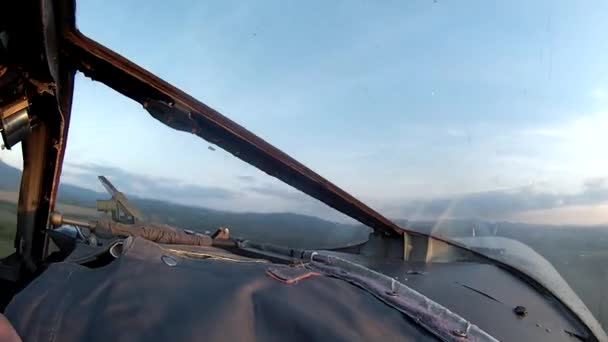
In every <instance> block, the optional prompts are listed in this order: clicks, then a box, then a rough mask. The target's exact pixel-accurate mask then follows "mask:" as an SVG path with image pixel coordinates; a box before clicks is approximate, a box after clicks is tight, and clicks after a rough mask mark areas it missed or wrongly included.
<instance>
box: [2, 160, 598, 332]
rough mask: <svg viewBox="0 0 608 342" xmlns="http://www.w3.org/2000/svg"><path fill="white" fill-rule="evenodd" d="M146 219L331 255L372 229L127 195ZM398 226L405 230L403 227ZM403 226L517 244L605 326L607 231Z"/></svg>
mask: <svg viewBox="0 0 608 342" xmlns="http://www.w3.org/2000/svg"><path fill="white" fill-rule="evenodd" d="M19 179H20V171H19V170H17V169H15V168H12V167H10V166H8V165H6V164H4V163H2V162H1V161H0V256H5V255H7V254H9V253H11V252H12V251H13V238H14V230H15V226H16V200H17V194H18V187H19ZM127 196H128V197H129V199H130V200H131V201H132V202H133V204H134V205H136V206H137V207H138V208H139V209H141V210H142V212H143V213H144V215H146V219H147V220H149V221H154V222H162V223H167V224H171V225H175V226H178V227H183V228H189V229H193V230H199V231H207V230H208V231H213V230H215V229H217V228H218V227H229V228H230V229H231V231H232V234H233V236H242V237H245V238H250V239H257V240H265V241H269V242H272V243H276V244H284V245H291V246H292V247H300V248H332V247H337V246H344V245H347V244H358V243H362V242H364V241H366V239H367V236H368V234H369V232H370V230H369V229H368V228H366V227H363V226H361V225H355V224H344V223H336V222H331V221H328V220H324V219H320V218H317V217H313V216H308V215H300V214H294V213H243V212H230V211H220V210H212V209H208V208H202V207H196V206H186V205H181V204H175V203H169V202H165V201H160V200H154V199H146V198H139V197H137V196H134V195H132V194H127ZM108 197H109V196H108V195H107V194H105V193H102V192H96V191H93V190H89V189H85V188H82V187H77V186H73V185H70V184H62V185H61V188H60V192H59V199H58V201H59V203H60V204H59V205H58V210H60V211H62V212H64V213H65V214H69V215H71V216H77V217H88V218H94V217H96V216H97V212H96V210H95V201H96V200H97V199H104V198H108ZM400 223H405V221H401V222H400ZM407 224H408V227H410V228H412V229H415V230H418V231H421V232H425V233H430V232H433V233H435V234H441V235H443V236H452V237H462V236H471V235H472V234H473V230H474V231H475V233H474V234H476V235H497V236H503V237H508V238H512V239H515V240H519V241H521V242H523V243H525V244H527V245H528V246H530V247H532V248H533V249H534V250H536V251H537V252H538V253H540V254H542V255H543V256H544V257H545V258H547V259H548V260H549V261H550V262H551V263H552V264H553V265H554V266H555V268H556V269H557V270H558V271H559V272H560V274H561V275H562V276H563V277H564V279H566V280H567V281H568V282H569V284H570V285H571V287H572V288H573V289H574V290H575V291H576V292H577V293H578V294H579V296H580V297H581V298H582V299H583V301H584V302H585V303H586V304H587V306H588V307H589V309H590V310H591V311H592V312H593V313H594V314H595V315H596V317H597V318H598V320H600V321H601V323H602V325H603V326H604V327H605V328H607V327H608V300H607V298H606V291H605V284H607V283H608V266H606V265H608V249H607V248H606V246H608V226H606V225H598V226H573V225H563V226H555V225H551V226H549V225H533V224H523V223H512V222H487V221H481V220H448V221H442V222H439V223H438V222H431V221H427V222H422V221H420V222H407Z"/></svg>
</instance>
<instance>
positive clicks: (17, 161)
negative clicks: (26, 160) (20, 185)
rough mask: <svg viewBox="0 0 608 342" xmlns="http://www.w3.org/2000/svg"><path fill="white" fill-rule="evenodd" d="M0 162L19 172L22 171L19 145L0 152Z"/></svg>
mask: <svg viewBox="0 0 608 342" xmlns="http://www.w3.org/2000/svg"><path fill="white" fill-rule="evenodd" d="M0 160H2V161H3V162H5V163H6V164H8V165H10V166H12V167H15V168H17V169H19V170H21V169H23V154H22V152H21V144H20V143H19V144H17V145H15V146H13V148H12V149H11V150H6V149H4V150H2V151H0Z"/></svg>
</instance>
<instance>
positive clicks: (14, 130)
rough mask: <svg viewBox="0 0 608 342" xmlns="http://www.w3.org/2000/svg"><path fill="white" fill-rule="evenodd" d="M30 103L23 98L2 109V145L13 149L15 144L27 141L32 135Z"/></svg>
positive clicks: (0, 117) (0, 129)
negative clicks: (26, 138)
mask: <svg viewBox="0 0 608 342" xmlns="http://www.w3.org/2000/svg"><path fill="white" fill-rule="evenodd" d="M28 106H29V102H28V100H27V99H26V98H22V99H20V100H18V101H16V102H13V103H11V104H9V105H7V106H5V107H4V108H1V109H0V133H1V134H2V140H3V142H4V144H3V145H2V146H3V147H4V148H6V149H9V150H10V149H11V147H13V146H14V145H15V144H17V143H18V142H20V141H22V140H23V139H25V137H27V136H28V135H29V134H30V131H31V126H30V116H29V112H28V110H27V108H28Z"/></svg>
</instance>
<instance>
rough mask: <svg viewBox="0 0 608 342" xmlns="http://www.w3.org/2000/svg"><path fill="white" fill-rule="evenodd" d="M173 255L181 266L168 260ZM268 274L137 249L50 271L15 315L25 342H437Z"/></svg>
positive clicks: (314, 284) (371, 308)
mask: <svg viewBox="0 0 608 342" xmlns="http://www.w3.org/2000/svg"><path fill="white" fill-rule="evenodd" d="M167 255H169V256H171V257H172V258H173V259H174V260H176V261H177V264H176V265H175V266H172V267H171V266H168V265H167V264H166V263H165V262H164V261H163V260H162V259H163V258H162V257H163V256H167ZM165 259H166V258H165ZM269 267H273V265H272V264H267V263H259V262H231V261H224V260H217V259H203V260H200V259H199V260H197V259H192V258H185V257H180V256H178V255H177V254H171V252H170V251H168V250H165V249H163V248H162V247H161V246H159V245H156V244H154V243H152V242H150V241H146V240H143V239H140V238H135V239H129V243H127V244H126V245H125V248H124V251H123V255H122V256H121V257H120V258H119V259H117V260H115V261H113V262H112V263H110V264H109V265H106V266H104V267H101V268H97V269H89V268H85V267H83V266H80V265H78V264H75V263H57V264H53V265H51V266H50V267H49V268H48V269H47V270H46V271H45V272H44V273H43V274H42V275H41V276H40V277H39V278H37V279H36V280H35V281H34V282H32V283H31V284H30V285H29V286H28V287H27V288H26V289H24V290H23V291H22V292H21V293H20V294H19V295H17V296H16V297H15V298H14V299H13V301H12V302H11V303H10V304H9V306H8V307H7V310H6V315H7V317H8V319H9V320H10V321H11V322H12V323H13V326H14V327H15V329H16V330H17V332H18V333H19V334H20V335H21V337H22V338H23V340H24V341H49V342H51V341H104V342H107V341H112V342H117V341H427V340H435V339H434V337H433V336H431V335H430V334H428V333H427V332H426V331H425V330H423V329H422V328H420V327H419V326H418V325H416V324H415V323H413V322H412V321H410V320H409V319H408V318H406V317H404V316H403V315H402V314H401V313H399V312H398V311H397V310H395V309H393V308H391V307H389V306H387V305H386V304H384V303H382V302H381V301H379V300H377V299H376V298H375V297H373V296H372V295H370V294H368V293H367V292H365V291H363V290H361V289H359V288H357V287H355V286H353V285H350V284H348V283H346V282H344V281H342V280H339V279H335V278H329V277H326V276H315V277H309V278H306V279H302V280H300V281H298V282H296V283H294V284H286V283H285V282H282V281H278V280H277V279H274V278H273V277H271V276H269V275H268V274H267V271H268V268H269Z"/></svg>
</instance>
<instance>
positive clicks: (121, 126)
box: [2, 0, 608, 222]
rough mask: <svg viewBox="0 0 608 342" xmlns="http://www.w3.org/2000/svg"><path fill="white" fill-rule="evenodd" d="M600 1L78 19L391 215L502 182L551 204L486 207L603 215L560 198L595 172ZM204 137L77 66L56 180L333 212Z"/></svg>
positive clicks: (606, 169) (604, 28) (604, 100)
mask: <svg viewBox="0 0 608 342" xmlns="http://www.w3.org/2000/svg"><path fill="white" fill-rule="evenodd" d="M607 14H608V3H606V2H605V1H534V2H530V1H501V2H493V1H481V0H480V1H473V0H467V1H448V0H436V1H434V0H420V1H416V0H411V1H384V2H375V1H361V0H358V1H356V0H353V1H331V2H328V1H306V2H301V1H278V0H277V1H256V2H253V1H175V2H167V1H129V2H128V3H127V2H123V1H107V0H106V1H98V0H95V1H94V0H87V1H80V2H79V3H78V26H79V28H80V29H81V30H82V31H83V32H84V33H85V34H87V35H89V36H90V37H92V38H94V39H96V40H98V41H100V42H101V43H103V44H105V45H106V46H109V47H111V48H112V49H115V50H116V51H117V52H119V53H121V54H123V55H124V56H126V57H128V58H129V59H131V60H133V61H134V62H136V63H138V64H140V65H141V66H143V67H145V68H147V69H149V70H151V71H153V72H155V73H156V74H158V75H159V76H161V77H163V78H164V79H166V80H168V81H170V82H172V83H174V84H175V85H176V86H178V87H180V88H181V89H183V90H185V91H187V92H189V93H191V94H192V95H193V96H195V97H196V98H198V99H200V100H202V101H203V102H205V103H207V104H208V105H210V106H212V107H214V108H216V109H217V110H219V111H220V112H222V113H224V114H225V115H226V116H228V117H230V118H232V119H233V120H235V121H237V122H239V123H241V124H242V125H244V126H245V127H247V128H248V129H250V130H251V131H253V132H254V133H256V134H258V135H260V136H261V137H263V138H265V139H266V140H268V141H270V142H271V143H273V144H275V145H276V146H277V147H279V148H280V149H282V150H284V151H285V152H287V153H289V154H291V155H292V156H294V157H295V158H297V159H299V160H300V161H302V162H304V163H305V164H307V165H309V166H310V167H311V168H313V169H314V170H316V171H318V172H319V173H320V174H322V175H323V176H325V177H326V178H328V179H329V180H331V181H333V182H335V183H336V184H338V185H339V186H341V187H343V188H344V189H346V190H347V191H350V192H352V193H353V194H354V195H356V196H358V197H361V198H362V199H364V200H365V201H368V202H369V203H371V204H372V205H373V206H374V207H376V208H378V209H379V210H381V211H383V212H385V213H387V214H388V215H389V216H395V217H412V216H416V213H420V212H426V211H425V206H428V205H429V203H431V201H433V200H434V199H449V202H450V203H454V202H463V201H464V202H466V201H467V200H468V199H470V198H471V197H474V198H477V197H476V196H480V194H481V196H482V198H485V197H483V196H486V195H487V194H490V195H491V196H494V194H497V193H498V194H499V195H500V196H503V197H504V196H512V195H515V197H516V198H518V199H522V200H523V201H524V202H526V203H528V202H530V199H534V198H536V199H537V200H538V199H539V198H542V199H547V198H548V197H547V196H549V197H550V200H549V202H550V203H551V204H547V205H530V206H529V207H526V206H523V207H518V209H517V210H516V211H515V210H511V211H508V212H505V213H503V214H502V215H503V216H501V215H498V216H496V217H495V218H501V217H516V216H517V215H519V216H518V217H519V218H520V219H521V218H525V217H527V218H528V219H530V217H536V218H539V217H540V218H541V221H542V219H546V220H549V221H551V220H553V221H555V220H558V221H559V220H565V221H568V220H573V219H575V220H576V219H577V217H580V216H581V212H579V211H580V210H583V212H584V213H586V214H589V212H587V211H584V210H587V209H589V210H593V213H594V214H593V215H596V216H597V219H596V221H598V222H608V211H606V210H605V207H603V205H604V203H605V202H607V201H608V192H606V196H603V195H602V196H596V197H594V198H595V200H594V201H591V202H589V201H579V200H572V199H573V198H579V197H580V196H583V195H585V194H589V191H591V190H590V188H589V184H594V185H595V186H596V187H598V188H599V190H602V191H603V190H604V182H603V179H604V177H606V175H608V158H606V156H605V152H604V147H605V146H608V134H604V131H605V128H604V127H606V126H608V111H607V109H608V108H607V105H608V63H607V62H606V61H608V48H607V47H606V44H605V42H604V41H605V34H606V32H608V22H607V21H606V20H605V18H606V17H607ZM208 146H209V144H208V143H206V142H204V141H202V140H200V139H198V138H196V137H194V136H191V135H188V134H184V133H181V132H176V131H172V130H170V129H169V128H167V127H165V126H163V125H162V124H160V123H159V122H157V121H155V120H154V119H152V118H151V117H149V115H148V114H147V113H146V112H145V111H144V110H143V109H142V108H141V106H139V105H138V104H137V103H135V102H132V101H130V100H128V99H126V98H122V97H121V96H120V95H118V94H117V93H115V92H113V91H112V90H111V89H108V88H106V87H105V86H103V85H101V84H97V83H94V82H92V81H90V80H88V79H86V78H85V77H82V75H80V76H79V77H78V78H77V88H76V93H75V103H74V110H73V119H72V123H71V133H70V137H69V148H68V151H67V157H66V162H67V163H66V168H65V174H64V178H63V179H64V181H66V182H72V183H76V184H79V185H83V186H87V187H95V188H96V189H97V185H96V184H95V182H96V179H95V177H92V175H93V174H94V173H95V172H96V171H101V170H104V171H105V172H106V173H112V172H114V174H111V175H110V176H112V175H114V176H115V177H114V178H117V181H118V183H120V185H122V186H123V188H124V187H126V190H125V191H127V192H136V193H139V194H141V195H144V196H151V197H158V198H163V199H170V200H174V201H178V202H192V203H195V204H199V205H205V206H211V207H214V208H224V209H231V210H239V211H244V210H253V211H283V210H290V211H299V212H304V213H310V214H318V215H321V216H325V217H331V218H340V217H339V216H335V215H333V214H331V211H330V210H328V209H325V208H323V206H322V205H320V204H319V203H317V202H315V201H309V200H304V199H303V196H301V195H299V194H298V193H297V192H296V191H292V190H290V188H288V187H287V186H285V185H283V184H282V183H280V182H278V181H276V180H274V179H272V178H270V177H269V176H266V175H265V174H263V173H261V172H259V171H257V170H256V169H254V168H253V167H250V166H249V165H247V164H245V163H244V162H241V161H240V160H238V159H235V158H234V157H232V156H231V155H229V154H227V153H225V152H223V151H221V150H220V149H219V148H218V149H217V150H216V151H211V150H210V149H208ZM2 159H3V160H5V161H7V162H9V163H11V164H13V165H16V164H19V161H18V159H19V158H18V154H17V153H14V152H10V153H7V152H3V154H2ZM138 177H139V178H138ZM118 178H121V179H118ZM135 179H139V181H134V180H135ZM159 181H162V182H163V184H168V185H175V184H178V185H179V189H183V196H179V195H178V194H175V193H174V192H167V191H164V190H162V189H163V188H162V187H160V188H159V187H158V186H151V185H150V184H154V183H155V182H156V183H158V182H159ZM189 189H196V191H189ZM599 190H597V189H596V190H593V191H596V192H597V191H599ZM228 193H230V194H231V195H226V194H228ZM205 194H208V195H209V196H205ZM216 194H217V196H215V195H216ZM221 194H223V195H221ZM602 194H603V192H602ZM577 196H579V197H577ZM492 198H494V197H492ZM467 203H469V202H467ZM470 203H477V202H475V201H472V202H470ZM501 203H502V202H501ZM534 203H536V202H534ZM581 206H584V207H585V208H582V207H581ZM450 207H458V206H451V205H450V206H448V207H447V208H446V210H449V208H450ZM404 208H409V209H407V210H406V209H404ZM412 208H414V209H412ZM568 210H570V211H572V210H574V211H575V212H576V214H572V213H571V212H570V214H563V213H564V211H566V212H567V211H568ZM577 210H579V211H577ZM558 211H559V212H558ZM472 215H475V213H473V214H472ZM505 215H506V216H505ZM514 215H515V216H514ZM522 215H523V216H522ZM526 215H527V216H526ZM560 215H561V216H560ZM564 215H565V216H564ZM583 216H584V215H583ZM548 217H551V219H547V218H548ZM565 217H566V218H565ZM594 217H595V216H594ZM565 221H564V222H565ZM594 222H595V221H594Z"/></svg>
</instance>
